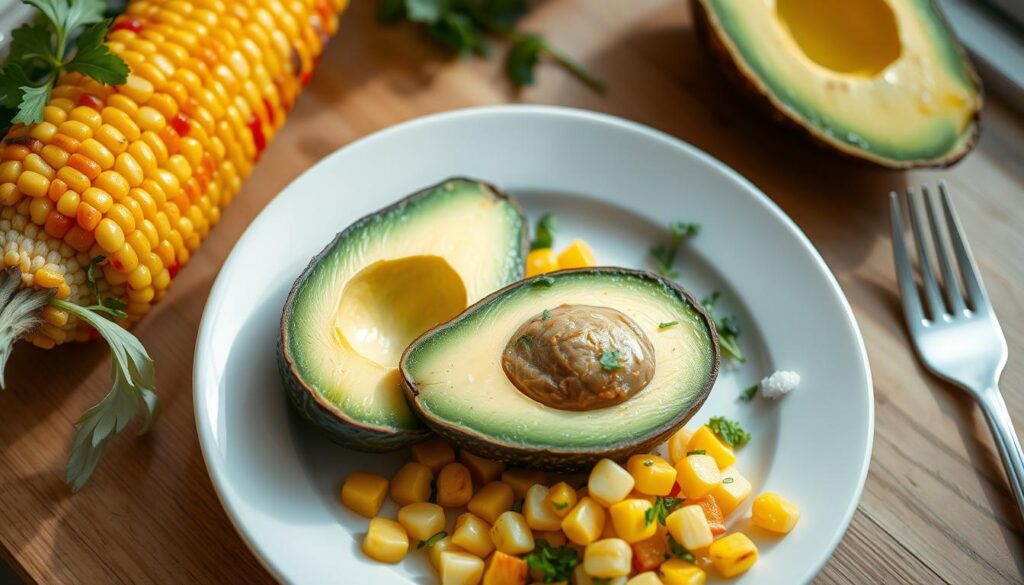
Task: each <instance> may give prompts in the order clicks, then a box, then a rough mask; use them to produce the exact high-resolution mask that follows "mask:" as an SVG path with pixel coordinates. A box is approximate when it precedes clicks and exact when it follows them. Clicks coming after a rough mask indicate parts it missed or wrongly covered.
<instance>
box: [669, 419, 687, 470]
mask: <svg viewBox="0 0 1024 585" xmlns="http://www.w3.org/2000/svg"><path fill="white" fill-rule="evenodd" d="M691 437H693V431H691V430H690V429H688V428H686V427H683V428H681V429H679V430H678V431H676V432H675V434H674V435H672V438H670V439H669V440H668V460H669V461H671V462H672V465H676V464H677V463H679V462H680V461H682V459H683V457H686V445H688V444H689V443H690V438H691Z"/></svg>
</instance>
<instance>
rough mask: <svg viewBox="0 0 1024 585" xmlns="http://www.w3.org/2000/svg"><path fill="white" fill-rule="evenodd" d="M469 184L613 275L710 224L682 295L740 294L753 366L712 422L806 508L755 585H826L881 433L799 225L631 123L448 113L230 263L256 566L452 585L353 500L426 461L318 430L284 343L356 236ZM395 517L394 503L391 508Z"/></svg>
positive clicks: (399, 132) (228, 473)
mask: <svg viewBox="0 0 1024 585" xmlns="http://www.w3.org/2000/svg"><path fill="white" fill-rule="evenodd" d="M452 175H466V176H470V177H475V178H479V179H483V180H487V181H490V182H492V183H494V184H496V185H498V186H499V187H500V188H502V189H504V190H506V191H508V192H510V193H512V194H513V195H516V196H518V197H519V198H520V201H521V202H522V203H523V205H524V207H525V209H526V211H527V213H528V215H529V216H530V217H531V220H533V219H536V217H537V216H538V215H539V214H540V213H542V212H544V211H553V212H555V213H556V214H557V215H558V218H559V232H558V236H557V239H556V245H565V244H566V243H568V242H569V240H570V238H574V237H580V238H583V239H585V240H586V241H587V242H589V243H590V244H591V245H592V246H593V247H594V249H595V251H596V253H597V256H598V259H599V260H600V261H601V262H602V263H604V264H612V265H620V266H633V267H645V266H649V265H648V264H647V263H646V262H647V260H646V254H647V249H648V248H649V246H650V245H651V244H652V243H654V242H656V241H657V240H658V239H660V238H663V237H664V234H665V230H664V228H663V226H664V225H665V224H666V222H667V221H669V220H673V219H682V220H687V221H699V222H700V223H702V224H703V231H702V232H701V233H700V235H699V236H698V237H697V238H695V239H693V240H692V242H691V243H690V244H688V245H687V246H686V248H685V250H684V251H683V252H682V254H681V259H680V261H679V262H678V264H679V266H680V269H681V272H682V276H681V278H680V281H681V282H682V283H683V284H684V285H685V286H686V287H687V288H689V289H690V290H692V291H693V292H694V293H695V294H697V295H698V296H702V295H704V294H706V293H708V292H710V291H713V290H721V291H722V295H723V301H722V302H721V303H720V304H721V305H722V309H723V310H725V311H727V312H735V313H736V314H738V316H739V321H740V323H741V326H742V328H743V333H742V336H741V338H740V342H741V345H742V347H743V349H744V351H745V352H746V354H747V355H748V356H749V357H748V360H747V363H745V364H743V365H742V366H726V367H724V368H723V371H722V372H721V374H720V375H719V378H718V382H717V384H716V385H715V388H714V390H713V391H712V392H711V395H710V398H709V399H708V401H707V403H706V404H705V406H704V407H703V408H702V409H701V411H700V412H699V413H698V414H697V415H696V416H695V418H694V419H693V421H694V422H704V421H706V420H707V419H708V418H709V417H711V416H714V415H726V416H728V417H731V418H737V419H739V420H740V421H741V422H742V423H743V425H744V426H745V427H746V428H747V429H749V430H750V431H751V432H752V433H753V436H754V438H753V440H752V441H751V443H750V444H749V445H748V446H746V447H744V448H743V449H742V450H741V451H740V452H739V462H738V464H737V467H738V468H739V469H740V470H741V471H742V472H743V473H744V474H745V475H746V476H747V477H748V478H750V480H751V482H752V483H753V485H754V490H755V493H757V492H760V491H762V490H766V489H770V490H775V491H779V492H781V493H783V494H785V495H786V496H787V497H789V498H790V499H792V500H793V501H794V502H796V503H798V504H799V505H800V507H801V509H802V510H803V518H802V519H801V521H800V523H799V524H798V525H797V527H796V529H795V530H794V531H793V532H792V533H791V534H790V535H788V536H787V537H785V538H782V539H778V538H771V537H769V536H767V535H765V534H762V533H755V532H753V531H751V534H752V536H753V538H754V539H755V541H756V543H757V545H758V547H759V549H760V551H761V556H760V560H759V561H758V563H757V564H756V565H755V567H754V568H753V569H752V570H751V571H749V572H748V573H747V574H746V575H744V576H743V577H742V578H741V579H739V580H738V581H736V583H755V582H756V583H782V584H787V585H790V584H794V583H801V582H805V581H808V580H810V579H811V578H812V577H813V576H814V575H815V573H817V571H818V570H819V569H820V568H821V566H822V565H823V564H824V563H825V561H826V560H827V559H828V557H829V556H830V554H831V553H832V550H833V549H834V548H835V546H836V544H838V542H839V539H840V538H841V536H842V534H843V532H844V531H845V530H846V527H847V525H848V524H849V522H850V518H851V516H852V515H853V512H854V509H855V508H856V505H857V501H858V499H859V498H860V493H861V489H862V487H863V485H864V478H865V476H866V474H867V469H868V461H869V459H870V455H871V438H872V427H873V423H874V414H873V402H872V393H871V378H870V374H869V372H868V362H867V356H866V354H865V352H864V346H863V342H862V340H861V337H860V333H859V332H858V330H857V325H856V323H855V321H854V318H853V314H852V313H851V311H850V307H849V305H848V304H847V302H846V299H845V298H844V297H843V294H842V292H841V291H840V289H839V286H838V285H837V283H836V281H835V279H834V278H833V276H832V274H831V273H830V272H829V270H828V268H827V267H826V266H825V263H824V262H823V261H822V259H821V257H820V256H819V255H818V253H817V251H815V249H814V248H813V247H812V245H811V243H810V242H809V241H808V240H807V238H806V237H805V236H804V234H803V233H802V232H801V231H800V229H799V228H798V227H797V226H796V225H795V224H794V223H793V221H792V220H790V219H789V218H788V217H787V216H786V215H785V214H784V213H783V212H782V211H781V210H780V209H779V208H778V207H777V206H776V205H775V204H774V203H772V202H771V201H770V200H769V199H768V198H767V197H765V195H764V194H762V193H761V192H760V191H758V190H757V189H756V188H755V187H754V186H753V185H751V184H750V183H749V182H747V181H746V180H745V179H743V178H742V177H741V176H739V175H738V174H737V173H736V172H734V171H732V170H731V169H729V168H727V167H726V166H725V165H723V164H722V163H720V162H718V161H717V160H715V159H713V158H711V157H710V156H708V155H707V154H705V153H703V152H701V151H700V150H698V149H696V148H694V147H692V146H690V145H688V144H685V143H683V142H680V141H679V140H676V139H674V138H672V137H669V136H667V135H665V134H662V133H660V132H657V131H655V130H652V129H650V128H646V127H644V126H640V125H637V124H634V123H631V122H627V121H624V120H621V119H618V118H613V117H609V116H605V115H600V114H595V113H590V112H584V111H578V110H570V109H563V108H552V107H531V106H503V107H493V108H481V109H471V110H461V111H455V112H450V113H446V114H441V115H437V116H430V117H427V118H422V119H419V120H414V121H412V122H408V123H405V124H401V125H399V126H395V127H393V128H389V129H387V130H384V131H382V132H378V133H377V134H374V135H372V136H369V137H367V138H364V139H362V140H359V141H358V142H355V143H353V144H351V145H349V146H347V147H345V148H342V149H341V150H339V151H337V152H335V153H334V154H332V155H330V156H328V157H327V158H325V159H324V160H323V161H321V162H320V163H319V164H317V165H315V166H314V167H313V168H311V169H310V170H309V171H307V172H306V173H305V174H303V175H302V176H301V177H299V178H298V179H296V180H295V182H293V183H292V184H291V185H289V186H288V188H287V189H285V190H284V192H282V193H281V195H280V196H278V197H277V198H276V199H275V200H274V201H273V202H271V203H270V204H269V205H268V206H267V208H266V209H264V210H263V212H262V213H261V214H260V215H259V217H257V218H256V220H255V221H254V222H253V223H252V225H251V226H249V229H248V230H246V232H245V234H244V235H243V236H242V238H241V240H240V241H239V242H238V245H236V246H235V249H234V250H233V251H232V252H231V255H230V256H229V257H228V259H227V261H226V262H225V263H224V267H223V269H222V270H221V272H220V276H219V277H218V278H217V282H216V283H215V285H214V287H213V290H212V292H211V293H210V298H209V301H208V302H207V305H206V312H205V314H204V315H203V321H202V324H201V326H200V330H199V341H198V346H197V348H196V361H195V371H194V391H195V405H196V425H197V427H198V430H199V437H200V440H201V444H202V447H203V455H204V456H205V458H206V464H207V467H208V468H209V471H210V475H211V477H212V478H213V484H214V486H215V487H216V489H217V492H218V494H219V495H220V499H221V502H222V503H223V504H224V508H225V509H226V510H227V512H228V515H229V516H230V517H231V519H232V521H233V522H234V524H235V526H236V528H237V529H238V531H239V532H240V533H241V534H242V536H243V538H244V539H245V541H246V542H247V543H248V544H249V546H250V547H251V548H252V550H253V552H254V553H255V554H256V556H257V557H258V558H259V559H260V560H261V561H262V562H263V563H264V564H265V565H266V567H267V568H268V569H269V570H270V571H271V572H272V573H273V574H274V575H275V576H277V577H278V578H279V579H281V580H283V581H287V582H294V583H316V584H319V583H347V584H363V583H373V584H375V585H386V584H391V583H396V584H397V583H434V582H436V580H435V577H434V576H433V573H432V570H431V568H430V567H429V564H428V563H426V562H424V558H423V557H424V556H425V555H423V554H410V556H409V557H408V558H407V559H406V560H405V561H404V562H403V563H401V564H399V565H382V564H379V563H375V562H373V561H370V560H368V559H367V558H366V557H364V556H363V555H362V553H361V552H360V551H359V543H360V541H361V539H362V536H363V534H364V533H365V531H366V525H367V521H366V519H364V518H361V517H359V516H357V515H355V514H353V513H351V512H350V511H348V510H347V509H345V508H343V507H342V506H341V505H340V504H339V503H338V488H339V486H340V485H341V482H342V480H343V479H344V478H345V476H346V475H347V474H348V472H350V471H352V470H355V469H368V470H376V471H378V472H381V473H384V474H388V475H390V474H391V473H393V472H394V470H395V469H397V467H398V466H399V464H400V462H401V461H403V460H404V459H405V458H406V457H407V454H406V453H402V452H399V453H395V454H390V455H383V456H382V455H366V454H362V453H356V452H354V451H349V450H346V449H344V448H341V447H338V446H336V445H334V444H332V443H330V442H329V441H327V440H326V439H324V438H323V437H322V436H321V435H319V434H318V433H317V432H316V431H314V430H313V429H310V428H307V426H306V425H305V424H304V423H303V421H302V420H300V419H299V418H298V417H297V416H295V415H294V414H293V412H292V410H291V408H290V407H289V405H288V402H287V400H286V398H285V394H284V391H283V390H282V387H281V384H280V382H279V379H278V374H277V370H276V367H275V357H274V344H275V342H276V340H277V330H278V324H279V321H280V318H281V309H282V306H283V303H284V298H285V295H286V293H287V291H288V289H289V287H290V286H291V285H292V281H293V280H294V279H295V278H296V276H298V274H299V272H300V271H301V270H302V269H303V268H304V267H305V266H306V264H307V263H308V262H309V259H310V258H311V257H312V256H313V255H314V254H316V253H317V252H319V251H320V250H321V249H322V248H323V247H324V246H325V245H326V244H327V243H328V242H329V241H330V240H331V239H332V238H333V237H334V235H335V233H336V232H338V231H340V230H342V229H344V228H345V227H346V226H348V225H349V224H350V223H352V222H353V221H355V220H356V219H358V218H360V217H362V216H363V215H365V214H367V213H370V212H373V211H375V210H377V209H378V208H381V207H383V206H385V205H387V204H389V203H391V202H392V201H394V200H395V199H397V198H399V197H401V196H404V195H406V194H408V193H411V192H413V191H416V190H418V189H420V188H422V187H424V186H427V185H430V184H433V183H437V182H438V181H440V180H442V179H444V178H446V177H449V176H452ZM775 369H790V370H796V371H797V372H799V373H800V374H801V375H802V376H803V381H802V383H801V385H800V388H799V389H797V390H796V392H794V393H793V394H791V395H790V396H788V397H786V398H785V399H784V400H781V401H779V402H769V401H766V400H762V399H760V398H759V399H757V400H756V401H755V402H753V403H750V404H747V403H742V402H739V401H737V399H736V397H737V395H738V394H739V392H740V391H741V389H742V388H745V387H747V386H749V385H750V384H752V383H754V382H755V381H756V380H758V379H760V378H761V376H763V375H766V374H767V373H769V372H771V371H773V370H775ZM691 424H692V423H691ZM748 509H749V503H748V505H747V506H746V507H745V508H743V509H741V511H740V512H739V513H737V514H736V515H737V516H743V515H746V513H747V511H748ZM394 512H395V510H394V507H393V504H391V503H388V504H386V507H385V509H384V510H383V512H382V513H384V514H394ZM731 528H741V529H748V530H749V529H750V526H749V521H748V520H744V519H740V520H737V521H734V522H733V526H732V527H731Z"/></svg>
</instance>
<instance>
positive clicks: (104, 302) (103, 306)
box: [85, 256, 128, 319]
mask: <svg viewBox="0 0 1024 585" xmlns="http://www.w3.org/2000/svg"><path fill="white" fill-rule="evenodd" d="M106 259H107V257H106V256H96V257H94V258H93V259H92V260H89V266H88V267H86V269H85V280H86V282H87V283H88V284H89V290H91V291H92V294H93V296H95V297H96V304H95V305H91V306H88V307H85V308H86V309H88V310H90V311H97V312H100V313H107V314H108V315H110V316H111V317H113V318H115V319H124V318H127V317H128V313H125V311H124V307H125V304H124V301H122V300H121V299H119V298H116V297H109V298H106V299H104V298H103V295H101V294H100V287H99V284H97V283H96V275H94V274H93V273H92V271H93V269H94V268H96V265H98V264H99V263H100V262H103V261H104V260H106Z"/></svg>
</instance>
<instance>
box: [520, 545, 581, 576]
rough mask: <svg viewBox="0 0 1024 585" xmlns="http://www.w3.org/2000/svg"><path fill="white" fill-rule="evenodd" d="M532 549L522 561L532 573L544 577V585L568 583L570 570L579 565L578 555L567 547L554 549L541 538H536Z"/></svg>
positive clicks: (574, 550)
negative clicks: (536, 572)
mask: <svg viewBox="0 0 1024 585" xmlns="http://www.w3.org/2000/svg"><path fill="white" fill-rule="evenodd" d="M535 544H536V546H535V547H534V549H533V550H532V551H531V552H530V553H529V554H527V555H526V556H525V557H523V559H524V560H525V561H526V564H527V566H529V567H530V569H531V570H533V571H539V572H540V573H542V574H543V575H544V582H545V583H557V582H558V581H568V580H569V577H570V576H571V575H572V570H573V569H575V568H576V565H578V564H579V563H580V557H579V553H577V552H576V549H574V548H570V547H568V546H561V547H558V548H555V547H553V546H551V545H550V544H548V541H547V540H545V539H543V538H538V539H537V541H536V543H535Z"/></svg>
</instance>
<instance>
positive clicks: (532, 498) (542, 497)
mask: <svg viewBox="0 0 1024 585" xmlns="http://www.w3.org/2000/svg"><path fill="white" fill-rule="evenodd" d="M510 490H511V488H510ZM548 492H549V490H548V488H547V487H546V486H542V485H540V484H539V483H537V484H533V485H532V486H530V489H528V490H526V498H525V499H524V500H523V516H526V523H527V524H529V525H530V528H531V529H533V530H558V529H560V528H561V527H562V516H561V515H559V514H556V513H555V510H554V508H552V507H551V504H549V503H548ZM573 495H575V494H573ZM566 512H568V510H566Z"/></svg>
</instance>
